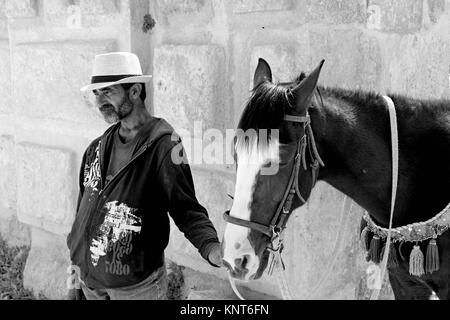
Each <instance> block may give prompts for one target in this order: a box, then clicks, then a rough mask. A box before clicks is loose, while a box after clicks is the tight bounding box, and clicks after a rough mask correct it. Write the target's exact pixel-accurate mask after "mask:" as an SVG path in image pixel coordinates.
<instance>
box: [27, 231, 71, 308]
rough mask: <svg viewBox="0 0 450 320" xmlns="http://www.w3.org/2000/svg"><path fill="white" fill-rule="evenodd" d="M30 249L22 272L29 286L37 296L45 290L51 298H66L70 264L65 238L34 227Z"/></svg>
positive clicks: (44, 292)
mask: <svg viewBox="0 0 450 320" xmlns="http://www.w3.org/2000/svg"><path fill="white" fill-rule="evenodd" d="M31 238H32V241H31V249H30V252H29V254H28V259H27V262H26V265H25V269H24V272H23V283H24V287H25V288H26V289H29V290H32V291H33V293H34V295H35V296H36V297H37V296H38V295H39V294H40V293H42V294H43V295H44V296H45V297H47V298H48V299H50V300H65V299H66V297H67V292H68V287H67V279H68V277H69V274H68V273H67V268H68V267H69V266H70V265H71V262H70V258H69V257H70V256H69V249H68V248H67V245H66V240H65V237H62V236H57V235H54V234H51V233H48V232H46V231H44V230H41V229H39V228H32V229H31Z"/></svg>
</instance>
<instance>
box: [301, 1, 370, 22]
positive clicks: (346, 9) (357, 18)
mask: <svg viewBox="0 0 450 320" xmlns="http://www.w3.org/2000/svg"><path fill="white" fill-rule="evenodd" d="M297 10H299V11H301V13H302V14H303V15H305V16H306V21H308V22H310V23H325V24H348V23H355V22H356V23H362V22H364V21H365V19H366V1H365V0H334V1H326V0H319V1H317V0H300V1H298V2H297Z"/></svg>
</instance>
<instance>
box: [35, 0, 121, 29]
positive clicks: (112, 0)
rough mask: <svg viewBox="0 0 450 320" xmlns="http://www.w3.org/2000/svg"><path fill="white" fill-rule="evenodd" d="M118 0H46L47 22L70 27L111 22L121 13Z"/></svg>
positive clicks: (95, 25)
mask: <svg viewBox="0 0 450 320" xmlns="http://www.w3.org/2000/svg"><path fill="white" fill-rule="evenodd" d="M119 7H120V4H119V2H118V0H95V1H93V0H81V1H79V2H76V3H74V2H73V1H71V0H45V2H44V6H43V12H44V15H45V18H46V23H47V24H51V25H52V26H62V27H68V28H71V29H73V28H75V29H77V28H82V27H84V28H92V27H101V26H102V25H104V24H107V23H108V24H110V23H111V22H112V21H113V19H114V17H116V16H117V14H118V13H119Z"/></svg>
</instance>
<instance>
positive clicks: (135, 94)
mask: <svg viewBox="0 0 450 320" xmlns="http://www.w3.org/2000/svg"><path fill="white" fill-rule="evenodd" d="M128 92H129V98H130V100H137V99H139V96H140V95H141V92H142V84H140V83H135V84H134V85H133V86H132V87H131V88H130V90H129V91H128Z"/></svg>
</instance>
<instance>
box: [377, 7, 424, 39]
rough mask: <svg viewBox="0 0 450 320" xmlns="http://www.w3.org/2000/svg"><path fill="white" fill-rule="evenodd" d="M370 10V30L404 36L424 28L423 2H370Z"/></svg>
mask: <svg viewBox="0 0 450 320" xmlns="http://www.w3.org/2000/svg"><path fill="white" fill-rule="evenodd" d="M368 9H369V21H370V22H369V24H368V27H369V28H372V29H375V30H381V31H385V32H395V33H402V34H404V33H413V32H417V31H419V30H420V29H421V27H422V14H423V0H369V1H368Z"/></svg>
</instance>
